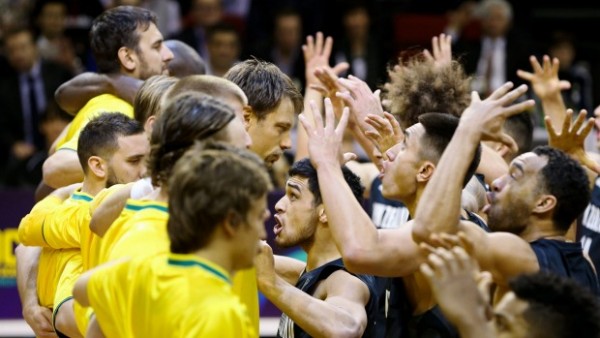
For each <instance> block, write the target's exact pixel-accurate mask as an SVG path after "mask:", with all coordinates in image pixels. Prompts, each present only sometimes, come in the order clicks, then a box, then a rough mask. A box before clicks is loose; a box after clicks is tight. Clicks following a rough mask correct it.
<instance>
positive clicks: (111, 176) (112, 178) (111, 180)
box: [106, 166, 122, 188]
mask: <svg viewBox="0 0 600 338" xmlns="http://www.w3.org/2000/svg"><path fill="white" fill-rule="evenodd" d="M120 183H122V181H121V180H120V179H119V178H118V177H117V175H116V174H115V171H114V170H113V169H112V168H111V167H110V166H109V167H108V178H107V179H106V187H107V188H110V187H112V186H113V185H115V184H120Z"/></svg>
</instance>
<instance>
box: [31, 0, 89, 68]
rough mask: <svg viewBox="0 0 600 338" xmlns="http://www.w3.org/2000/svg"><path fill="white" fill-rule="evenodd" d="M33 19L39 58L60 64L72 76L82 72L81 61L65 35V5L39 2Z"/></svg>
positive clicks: (61, 2)
mask: <svg viewBox="0 0 600 338" xmlns="http://www.w3.org/2000/svg"><path fill="white" fill-rule="evenodd" d="M34 17H35V23H36V26H37V29H38V30H39V32H38V33H39V35H38V37H37V41H36V44H37V47H38V50H39V52H40V56H41V57H42V58H44V59H47V60H52V61H54V62H57V63H60V64H61V65H63V66H64V67H66V68H68V69H69V70H70V71H71V73H73V74H79V73H81V72H83V70H84V69H83V65H82V63H81V60H80V59H79V57H78V56H77V54H76V53H75V48H74V47H73V44H72V43H71V40H70V39H69V38H68V37H67V36H66V35H65V29H66V19H67V5H66V3H65V2H64V1H61V0H48V1H39V2H38V3H37V6H36V8H35V9H34Z"/></svg>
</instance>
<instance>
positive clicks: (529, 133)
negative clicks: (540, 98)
mask: <svg viewBox="0 0 600 338" xmlns="http://www.w3.org/2000/svg"><path fill="white" fill-rule="evenodd" d="M504 132H506V133H507V134H508V135H510V136H511V137H512V138H513V139H514V140H515V142H517V146H518V147H519V151H518V152H517V153H516V154H514V157H517V156H518V155H521V154H523V153H526V152H529V151H531V148H532V146H533V120H532V118H531V114H530V113H529V112H522V113H520V114H517V115H513V116H511V117H509V118H508V119H506V121H505V122H504Z"/></svg>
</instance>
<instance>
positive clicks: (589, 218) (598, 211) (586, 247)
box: [577, 177, 600, 271]
mask: <svg viewBox="0 0 600 338" xmlns="http://www.w3.org/2000/svg"><path fill="white" fill-rule="evenodd" d="M577 237H578V240H579V241H580V242H581V246H582V247H583V251H584V252H585V253H587V254H588V255H589V256H590V258H591V259H592V262H593V263H594V266H595V267H596V271H600V177H598V178H596V184H594V188H593V189H592V198H591V200H590V204H588V206H587V208H586V209H585V211H584V212H583V217H581V220H580V222H578V229H577Z"/></svg>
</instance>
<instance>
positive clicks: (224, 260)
mask: <svg viewBox="0 0 600 338" xmlns="http://www.w3.org/2000/svg"><path fill="white" fill-rule="evenodd" d="M216 244H220V243H214V242H213V243H212V244H209V245H208V246H207V247H204V248H202V249H200V250H198V251H196V252H194V253H193V254H194V255H196V256H198V257H200V258H203V259H206V260H209V261H211V262H213V263H215V264H217V265H218V266H220V267H221V268H223V269H224V270H225V271H227V273H229V276H233V272H234V269H233V267H234V265H233V259H232V257H230V256H227V255H225V254H224V252H225V250H223V248H222V246H221V245H216Z"/></svg>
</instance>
